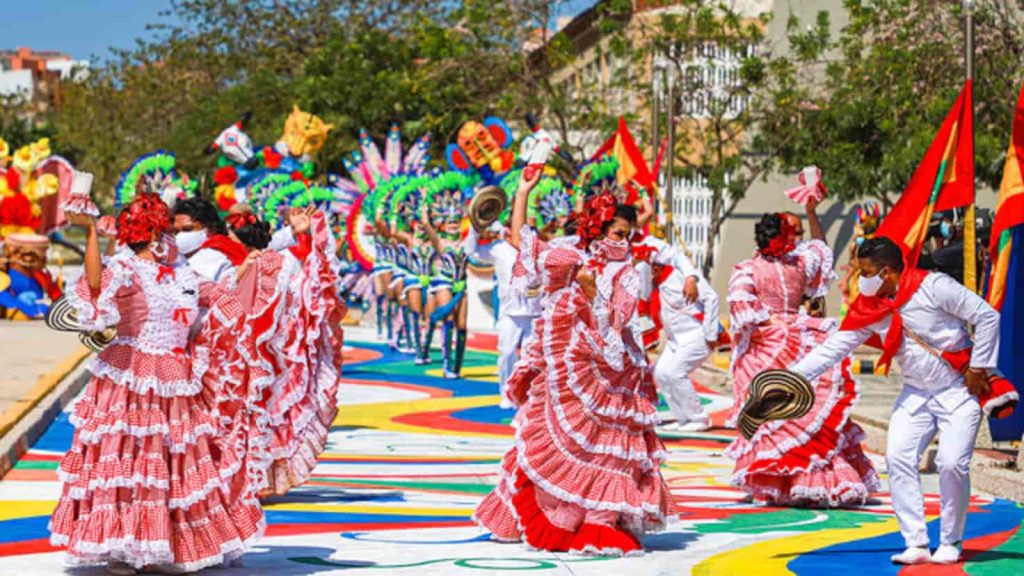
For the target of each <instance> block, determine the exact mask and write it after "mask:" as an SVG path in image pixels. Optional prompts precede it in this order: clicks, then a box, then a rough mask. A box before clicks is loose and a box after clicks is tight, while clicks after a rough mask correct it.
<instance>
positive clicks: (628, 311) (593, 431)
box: [475, 233, 675, 555]
mask: <svg viewBox="0 0 1024 576" xmlns="http://www.w3.org/2000/svg"><path fill="white" fill-rule="evenodd" d="M584 258H587V256H586V255H585V254H582V253H580V252H579V251H577V250H574V249H569V248H549V246H547V245H544V244H541V243H538V242H537V240H536V238H535V237H534V236H533V234H531V233H524V237H523V244H522V247H521V251H520V260H519V262H518V263H517V266H516V271H515V275H516V277H517V280H516V282H517V283H519V284H520V286H522V284H523V282H521V280H524V279H525V283H526V284H530V285H533V286H537V285H538V284H539V283H540V277H541V276H542V277H543V285H544V291H545V295H544V303H543V308H544V312H543V315H542V317H541V318H539V319H538V320H537V322H536V325H535V334H536V338H535V339H533V340H531V341H530V343H529V344H528V345H527V347H526V349H525V350H524V353H523V355H522V357H521V358H520V360H519V361H518V362H517V364H516V368H515V370H514V372H513V374H512V376H511V378H510V381H509V392H508V395H509V396H510V399H511V400H512V401H513V402H514V403H516V404H517V405H518V406H519V411H518V414H517V416H516V419H517V424H518V426H517V430H516V436H515V446H514V447H513V448H512V449H511V450H509V451H508V453H507V454H506V455H505V457H504V459H503V461H502V464H501V472H500V480H499V482H498V485H497V487H496V488H495V489H494V490H493V491H492V492H491V493H490V494H489V495H488V496H487V497H486V498H485V499H484V500H483V502H482V503H481V504H480V505H479V507H478V508H477V509H476V514H475V518H476V519H477V521H478V522H479V523H480V524H482V525H483V526H484V527H486V528H487V529H488V530H490V531H491V533H492V534H493V537H494V538H495V539H498V540H502V541H509V542H511V541H522V542H524V543H525V544H526V545H527V546H529V547H531V548H537V549H543V550H552V551H570V552H576V553H589V554H604V555H629V554H640V553H642V552H643V548H642V546H641V544H640V537H641V536H642V535H643V533H644V532H647V531H650V530H658V529H661V528H663V527H664V525H665V524H666V523H667V522H669V521H671V520H674V519H675V508H674V505H673V503H672V501H671V497H670V494H669V491H668V488H667V487H666V485H665V482H664V480H663V479H662V477H661V473H660V471H659V466H660V464H661V462H662V461H663V460H664V459H665V457H666V452H665V450H664V446H663V444H662V443H661V441H660V440H659V439H658V436H657V435H656V433H655V431H654V426H655V425H656V424H657V422H658V417H657V414H656V404H657V394H656V391H655V387H654V383H653V380H652V378H651V373H650V370H649V368H648V366H647V365H646V358H645V356H644V352H643V349H642V347H641V345H640V344H639V343H640V342H641V339H640V338H639V334H637V333H636V331H635V330H634V329H633V328H632V327H631V326H628V325H627V322H628V321H629V319H631V318H632V317H633V310H634V308H635V304H636V299H637V294H638V292H639V289H638V282H637V277H636V272H635V270H634V269H633V267H632V265H631V264H630V262H628V261H626V260H620V261H602V262H599V263H598V265H597V266H598V268H597V269H598V270H599V272H598V274H597V286H598V295H597V297H596V298H595V300H593V301H591V300H590V299H589V298H588V297H587V296H586V295H585V294H584V293H583V292H582V290H581V288H580V287H579V285H578V284H577V283H576V282H575V276H576V272H577V271H578V270H579V267H580V266H581V265H582V264H583V263H584Z"/></svg>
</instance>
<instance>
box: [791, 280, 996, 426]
mask: <svg viewBox="0 0 1024 576" xmlns="http://www.w3.org/2000/svg"><path fill="white" fill-rule="evenodd" d="M900 316H901V317H902V318H903V325H904V327H905V328H907V329H909V330H910V331H911V332H913V333H914V334H915V335H917V337H918V338H920V339H921V340H922V341H923V342H925V343H926V344H928V345H929V346H931V347H933V348H935V349H936V350H938V351H940V352H955V351H957V350H963V349H964V348H967V347H970V346H971V338H970V335H969V334H968V332H967V325H968V324H970V325H973V326H974V349H973V351H972V353H971V364H970V365H971V367H972V368H986V369H991V368H995V366H996V359H997V357H998V355H999V313H998V312H996V311H995V310H994V309H993V308H992V307H991V306H989V305H988V303H987V302H985V301H984V300H982V299H981V298H980V297H979V296H978V295H977V294H975V293H973V292H971V291H970V290H968V289H966V288H964V287H963V286H962V285H960V284H959V283H957V281H956V280H953V279H952V278H950V277H949V276H947V275H945V274H942V273H939V272H932V273H931V274H929V275H928V276H927V277H926V278H925V279H924V281H923V282H922V283H921V286H920V288H918V290H917V292H915V293H914V295H913V296H912V297H911V298H910V300H909V301H908V302H907V303H906V304H904V305H903V307H902V308H900ZM890 321H891V317H889V318H886V319H884V320H882V321H879V322H876V323H875V324H872V325H870V326H868V327H866V328H861V329H859V330H840V331H838V332H836V333H834V334H832V335H831V336H829V338H828V339H827V340H825V342H824V343H822V345H821V346H819V347H818V348H816V349H815V350H813V351H812V352H811V353H810V354H808V355H807V356H805V357H804V358H803V360H801V361H800V362H797V363H796V364H795V365H793V366H792V367H791V369H792V370H793V371H794V372H797V373H799V374H802V375H803V376H805V377H806V378H808V379H813V378H816V377H817V376H818V375H820V374H822V373H823V372H825V370H827V369H828V368H829V367H831V366H834V365H836V364H838V363H839V362H840V361H842V359H843V358H845V357H846V356H847V355H849V354H850V353H851V352H853V351H854V350H855V349H856V348H857V347H858V346H860V345H861V344H863V343H864V341H866V340H867V339H868V338H869V337H870V336H871V335H872V334H877V335H878V336H879V337H881V338H882V340H883V341H884V340H885V334H886V332H887V331H888V329H889V322H890ZM895 360H896V361H897V362H899V364H900V369H901V370H902V372H903V391H902V392H901V394H900V397H899V399H898V400H897V405H900V406H903V407H905V408H906V409H907V410H909V411H910V412H914V411H916V410H918V409H919V408H920V407H921V406H923V405H924V404H925V402H927V401H928V399H929V398H935V399H936V400H937V401H938V402H939V403H940V404H941V405H942V406H943V407H944V408H945V409H947V410H950V411H952V410H953V409H955V408H956V407H957V406H960V404H962V403H963V402H966V401H967V400H969V399H970V398H971V394H970V392H968V391H967V388H966V386H964V378H963V375H961V374H960V373H958V372H957V371H956V370H954V369H953V368H952V367H951V366H950V365H949V363H948V362H946V361H945V360H943V359H941V358H936V357H935V356H934V355H933V354H931V353H930V352H929V351H928V350H926V349H925V348H923V347H922V346H921V345H919V344H918V343H917V342H915V341H914V340H913V339H912V338H910V337H909V336H907V335H904V336H903V342H902V343H901V345H900V349H899V352H897V353H896V357H895Z"/></svg>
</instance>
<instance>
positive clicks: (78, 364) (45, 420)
mask: <svg viewBox="0 0 1024 576" xmlns="http://www.w3.org/2000/svg"><path fill="white" fill-rule="evenodd" d="M90 354H91V352H90V351H89V349H88V348H85V347H84V346H83V347H82V348H80V349H79V350H76V351H75V352H73V353H72V354H71V355H70V356H68V357H66V358H64V359H63V360H61V361H60V363H59V364H57V367H56V368H54V369H53V370H52V371H50V372H48V373H47V374H44V375H42V376H40V377H39V380H38V381H37V382H36V385H35V386H34V387H33V388H32V389H31V390H30V391H29V392H28V393H26V394H25V395H24V396H22V397H21V398H20V399H18V401H17V402H15V403H14V405H12V406H11V407H10V408H8V409H7V410H5V411H4V413H3V414H0V478H2V477H3V476H5V475H6V474H7V472H8V471H9V470H10V469H11V468H12V467H14V464H15V463H16V462H17V461H18V459H19V458H20V457H21V456H22V455H23V454H24V453H25V452H26V451H28V449H29V448H31V447H32V444H33V443H35V441H36V440H38V439H39V437H40V436H41V435H42V434H43V432H45V431H46V428H47V427H48V426H49V425H50V421H51V420H52V419H53V418H54V417H55V416H56V415H57V414H58V413H60V411H61V410H63V409H64V407H65V406H67V405H68V404H69V403H70V402H71V401H72V400H73V399H74V398H75V396H76V395H77V394H78V392H79V390H81V387H82V386H83V385H84V384H85V382H86V381H87V380H88V372H87V371H86V370H85V367H84V366H82V362H83V361H84V360H85V359H86V358H87V357H89V355H90Z"/></svg>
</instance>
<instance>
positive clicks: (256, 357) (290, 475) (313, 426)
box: [221, 211, 346, 496]
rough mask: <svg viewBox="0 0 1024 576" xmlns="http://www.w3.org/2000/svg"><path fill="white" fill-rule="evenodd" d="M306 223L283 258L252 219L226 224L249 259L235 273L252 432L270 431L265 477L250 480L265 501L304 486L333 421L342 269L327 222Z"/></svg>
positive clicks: (234, 218)
mask: <svg viewBox="0 0 1024 576" xmlns="http://www.w3.org/2000/svg"><path fill="white" fill-rule="evenodd" d="M308 216H310V217H311V222H310V226H309V232H308V233H304V234H300V235H298V238H297V240H298V244H297V245H296V246H294V247H292V248H290V249H288V250H285V251H282V252H275V251H271V250H265V248H266V247H267V245H268V243H269V241H270V234H269V227H268V225H267V223H266V222H262V221H260V220H258V219H257V218H256V216H254V215H252V214H232V215H230V216H229V217H228V219H227V223H228V229H229V234H230V235H231V236H233V237H234V238H237V239H238V240H239V241H241V242H242V243H243V244H245V245H246V246H247V247H248V248H249V249H250V250H252V251H253V252H251V254H250V257H249V259H248V260H247V261H246V263H245V264H244V265H243V268H244V269H243V270H242V271H240V273H239V283H238V295H239V299H240V300H241V302H242V306H243V308H244V311H245V314H246V318H247V319H246V322H245V324H246V326H245V328H244V333H245V334H246V337H245V338H244V342H245V344H244V346H242V347H241V348H240V349H241V350H242V351H244V353H245V356H246V358H247V365H248V367H249V374H248V379H249V387H248V390H247V394H248V395H249V398H250V400H249V406H250V414H251V416H252V418H253V421H252V423H251V424H250V430H262V429H263V428H264V426H265V427H266V428H267V429H268V436H267V437H266V439H265V442H266V449H267V454H266V461H265V462H263V464H262V469H263V470H262V472H258V467H256V470H254V474H255V476H254V477H253V478H251V479H250V483H251V484H254V485H257V486H258V488H259V490H260V491H261V493H262V495H264V496H266V495H280V494H284V493H286V492H288V490H289V489H291V488H293V487H295V486H298V485H301V484H303V483H304V482H305V481H306V480H307V479H308V478H309V476H310V474H311V473H312V471H313V468H314V467H315V466H316V459H317V457H318V456H319V455H320V453H322V452H323V450H324V448H325V447H326V444H327V435H328V432H329V430H330V427H331V424H332V423H333V421H334V418H335V416H336V415H337V413H338V388H339V386H340V382H341V381H340V376H341V364H342V350H341V348H342V339H343V333H342V329H341V321H342V319H343V318H344V317H345V312H346V308H345V304H344V302H342V301H341V299H340V298H339V296H338V294H337V283H338V268H339V267H340V264H339V263H338V262H337V260H336V257H335V256H334V252H335V251H334V244H333V237H332V236H331V232H330V229H329V228H328V226H327V220H326V219H325V218H324V216H323V214H322V213H321V212H313V211H310V212H308ZM228 399H229V400H230V397H229V398H228ZM221 409H222V410H224V408H223V407H222V408H221ZM250 436H251V438H252V440H253V441H258V439H259V438H260V436H259V435H258V434H250ZM259 457H260V458H262V457H263V454H262V453H260V455H259ZM251 458H252V459H253V460H254V461H255V460H256V458H257V457H256V456H251ZM254 466H255V463H254Z"/></svg>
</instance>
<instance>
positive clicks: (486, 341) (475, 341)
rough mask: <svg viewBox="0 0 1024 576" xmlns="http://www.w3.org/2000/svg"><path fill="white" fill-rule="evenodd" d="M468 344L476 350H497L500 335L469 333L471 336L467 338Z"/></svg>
mask: <svg viewBox="0 0 1024 576" xmlns="http://www.w3.org/2000/svg"><path fill="white" fill-rule="evenodd" d="M466 346H468V347H470V348H472V349H474V350H483V351H485V352H497V350H498V335H497V334H482V333H479V332H473V333H471V334H470V335H469V338H467V339H466Z"/></svg>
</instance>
